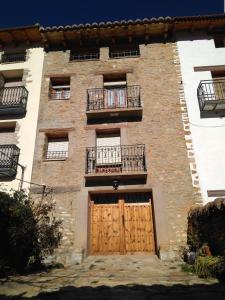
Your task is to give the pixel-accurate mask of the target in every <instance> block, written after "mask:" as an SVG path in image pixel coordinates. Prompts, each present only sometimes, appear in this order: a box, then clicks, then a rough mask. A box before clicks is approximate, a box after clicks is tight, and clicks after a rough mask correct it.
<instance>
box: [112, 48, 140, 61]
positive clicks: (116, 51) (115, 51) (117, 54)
mask: <svg viewBox="0 0 225 300" xmlns="http://www.w3.org/2000/svg"><path fill="white" fill-rule="evenodd" d="M138 56H140V49H139V45H128V46H117V47H110V48H109V57H110V58H128V57H138Z"/></svg>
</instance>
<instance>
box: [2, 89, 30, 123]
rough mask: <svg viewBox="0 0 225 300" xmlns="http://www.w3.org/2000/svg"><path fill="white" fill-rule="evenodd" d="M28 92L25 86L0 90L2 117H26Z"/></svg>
mask: <svg viewBox="0 0 225 300" xmlns="http://www.w3.org/2000/svg"><path fill="white" fill-rule="evenodd" d="M27 98H28V91H27V89H26V88H25V87H23V86H16V87H3V88H0V117H1V116H4V117H10V116H17V117H24V116H25V114H26V107H27Z"/></svg>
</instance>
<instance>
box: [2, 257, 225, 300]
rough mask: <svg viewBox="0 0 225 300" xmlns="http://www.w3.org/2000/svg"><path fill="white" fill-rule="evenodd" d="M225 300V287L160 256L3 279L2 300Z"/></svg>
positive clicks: (98, 261)
mask: <svg viewBox="0 0 225 300" xmlns="http://www.w3.org/2000/svg"><path fill="white" fill-rule="evenodd" d="M27 297H31V299H35V300H41V299H56V300H58V299H60V300H61V299H62V300H70V299H81V300H89V299H98V300H103V299H104V300H107V299H109V300H111V299H113V300H120V299H125V300H126V299H129V300H133V299H140V300H142V299H146V300H147V299H153V300H161V299H182V300H185V299H201V298H204V300H208V299H214V300H217V299H225V285H223V284H220V283H218V282H217V280H213V279H210V280H205V279H199V278H197V277H196V276H194V275H192V274H187V273H184V272H182V271H181V268H180V266H179V264H178V263H165V262H162V261H160V260H159V259H158V258H157V257H156V256H146V255H135V256H90V257H88V258H86V259H85V260H84V262H83V263H82V264H81V265H76V266H73V267H70V268H65V269H57V270H52V271H50V272H43V273H36V274H32V275H28V276H12V277H9V278H8V279H2V280H0V299H4V300H6V299H7V300H8V299H18V300H22V299H27Z"/></svg>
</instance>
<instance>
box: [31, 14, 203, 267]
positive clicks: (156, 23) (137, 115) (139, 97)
mask: <svg viewBox="0 0 225 300" xmlns="http://www.w3.org/2000/svg"><path fill="white" fill-rule="evenodd" d="M174 26H175V25H174V24H173V25H171V24H170V19H163V20H160V19H158V20H143V21H134V22H120V23H119V22H115V23H106V24H103V23H100V24H93V25H88V24H86V25H82V26H81V25H80V26H76V25H74V26H65V27H52V28H51V27H50V28H48V27H47V28H41V29H40V31H41V35H42V38H43V40H44V41H45V47H46V48H47V50H48V51H47V52H46V54H45V59H44V71H43V82H42V90H41V103H40V110H39V120H38V129H37V140H36V151H35V157H34V167H33V175H32V181H34V182H40V183H42V184H46V185H48V186H51V187H52V188H53V198H54V200H55V201H56V204H57V205H56V207H57V212H58V214H59V216H60V217H61V218H62V219H63V222H64V231H63V233H64V236H63V241H62V246H61V248H60V249H59V250H58V252H59V253H60V259H61V261H63V262H64V263H66V264H69V263H71V262H75V261H79V260H80V259H81V258H82V256H83V255H85V254H100V253H105V254H110V253H119V254H121V253H122V254H125V253H127V254H129V253H136V252H148V253H158V254H159V256H160V257H161V258H162V259H167V258H172V257H175V256H176V255H177V253H178V252H179V249H180V247H181V246H182V245H184V244H185V242H186V217H187V212H188V210H189V209H190V207H191V206H192V205H195V204H196V203H200V202H201V198H200V197H199V194H198V192H199V191H198V188H195V187H193V185H192V179H191V175H190V166H189V161H188V157H187V148H186V143H185V136H184V130H183V121H182V115H181V106H182V103H181V102H180V94H179V83H180V80H181V79H180V66H179V58H178V56H177V48H176V43H175V41H174V34H173V27H174ZM188 26H190V24H189V23H188V22H187V24H186V27H187V28H188ZM33 193H34V194H36V196H37V197H38V196H40V195H41V190H38V188H35V189H33ZM38 193H39V195H38Z"/></svg>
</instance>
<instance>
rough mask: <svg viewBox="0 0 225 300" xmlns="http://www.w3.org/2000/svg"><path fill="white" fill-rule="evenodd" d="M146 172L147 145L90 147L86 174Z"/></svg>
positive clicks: (87, 154) (87, 150)
mask: <svg viewBox="0 0 225 300" xmlns="http://www.w3.org/2000/svg"><path fill="white" fill-rule="evenodd" d="M141 171H146V162H145V145H142V144H137V145H128V146H124V145H122V146H106V147H89V148H87V149H86V173H87V174H93V173H129V172H141Z"/></svg>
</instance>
